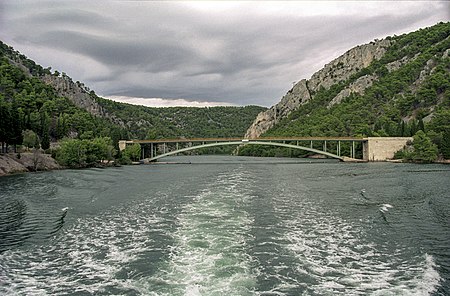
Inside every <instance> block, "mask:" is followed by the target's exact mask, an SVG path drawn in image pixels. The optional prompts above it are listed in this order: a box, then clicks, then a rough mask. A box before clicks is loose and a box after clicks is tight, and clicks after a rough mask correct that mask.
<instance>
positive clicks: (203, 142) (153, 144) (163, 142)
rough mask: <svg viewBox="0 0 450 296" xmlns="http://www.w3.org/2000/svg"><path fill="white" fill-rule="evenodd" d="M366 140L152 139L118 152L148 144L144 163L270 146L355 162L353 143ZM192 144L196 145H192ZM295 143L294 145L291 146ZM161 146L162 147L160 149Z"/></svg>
mask: <svg viewBox="0 0 450 296" xmlns="http://www.w3.org/2000/svg"><path fill="white" fill-rule="evenodd" d="M365 141H367V139H364V138H357V137H264V138H256V139H250V138H249V139H245V138H244V139H243V138H192V139H184V138H180V139H154V140H130V141H120V142H119V148H120V150H123V149H125V147H126V145H127V144H134V143H138V144H141V145H143V144H150V158H147V159H144V156H145V152H144V149H142V150H143V153H142V158H143V159H144V161H145V162H152V161H156V160H158V159H160V158H163V157H166V156H170V155H175V154H178V153H183V152H187V151H191V150H196V149H201V148H209V147H216V146H226V145H270V146H278V147H285V148H291V149H300V150H304V151H310V152H313V153H317V154H322V155H325V156H327V157H331V158H336V159H339V160H341V161H344V160H355V159H354V158H355V143H357V142H365ZM300 142H301V143H304V142H309V147H307V146H301V145H299V143H300ZM314 142H321V143H322V149H323V150H319V149H315V148H313V147H314V145H313V144H314ZM328 142H335V143H336V144H335V146H336V153H330V152H329V151H327V143H328ZM341 142H351V143H352V144H351V145H350V157H344V156H341ZM182 143H189V144H190V146H189V147H185V148H179V144H182ZM194 143H195V144H196V145H194ZM293 143H295V144H293ZM168 144H175V145H176V148H175V150H172V151H168V150H169V149H168ZM161 146H162V147H161ZM158 148H159V149H158ZM158 150H159V151H161V150H162V153H161V154H159V155H157V152H158Z"/></svg>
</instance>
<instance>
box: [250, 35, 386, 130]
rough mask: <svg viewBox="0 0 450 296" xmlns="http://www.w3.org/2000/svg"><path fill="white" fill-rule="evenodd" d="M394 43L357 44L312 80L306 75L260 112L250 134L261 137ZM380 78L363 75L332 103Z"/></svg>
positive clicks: (332, 102)
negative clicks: (323, 89) (279, 99)
mask: <svg viewBox="0 0 450 296" xmlns="http://www.w3.org/2000/svg"><path fill="white" fill-rule="evenodd" d="M390 45H391V41H390V40H387V39H383V40H376V41H374V42H371V43H369V44H365V45H360V46H356V47H354V48H352V49H350V50H349V51H347V52H346V53H344V54H343V55H341V56H340V57H338V58H336V59H335V60H333V61H331V62H330V63H328V64H326V65H325V66H324V67H323V68H322V69H321V70H319V71H318V72H316V73H314V74H313V75H312V76H311V78H310V79H309V80H306V79H303V80H301V81H299V82H298V83H297V84H295V85H294V86H293V88H292V89H290V90H289V91H288V92H287V93H286V95H285V96H283V98H282V99H281V101H280V102H279V103H277V104H276V105H274V106H272V107H271V108H270V109H268V110H267V111H264V112H261V113H260V114H258V116H257V118H256V119H255V121H254V122H253V124H252V125H251V126H250V128H249V129H248V130H247V132H246V134H245V137H246V138H257V137H259V136H260V135H261V134H263V133H264V132H266V131H267V130H269V129H270V128H272V127H273V126H274V125H275V124H276V123H278V122H279V121H280V120H281V119H282V118H284V117H286V116H288V115H289V114H290V113H291V112H292V111H294V110H295V109H297V108H298V107H299V106H300V105H302V104H304V103H306V102H308V101H309V100H311V99H313V98H314V94H315V93H316V92H317V91H318V90H319V89H321V88H325V89H328V88H330V87H331V86H332V85H334V84H336V83H339V82H341V81H345V80H347V79H348V78H349V77H350V76H351V75H353V74H355V73H357V72H358V71H360V70H361V69H363V68H366V67H368V66H369V65H370V64H371V63H372V62H373V61H374V60H378V59H380V58H381V57H382V56H383V55H384V54H385V52H386V49H387V48H388V47H389V46H390ZM375 79H376V77H374V76H370V75H367V76H363V77H360V78H359V79H358V80H357V81H355V82H354V83H353V84H352V85H350V86H349V87H348V88H347V89H344V90H343V91H342V92H341V93H340V94H338V95H337V96H336V97H335V98H333V99H332V100H331V102H330V104H331V105H333V104H336V103H339V102H340V101H341V100H342V99H343V98H344V97H346V96H348V95H350V93H351V92H360V93H362V92H363V91H364V90H365V89H366V88H367V87H369V86H371V85H372V82H373V81H374V80H375Z"/></svg>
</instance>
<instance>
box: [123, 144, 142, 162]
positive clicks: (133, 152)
mask: <svg viewBox="0 0 450 296" xmlns="http://www.w3.org/2000/svg"><path fill="white" fill-rule="evenodd" d="M123 154H124V155H126V156H128V157H129V158H130V159H131V160H134V161H138V160H139V159H140V157H141V145H139V144H138V143H135V144H133V145H130V146H127V147H126V148H125V150H124V151H123Z"/></svg>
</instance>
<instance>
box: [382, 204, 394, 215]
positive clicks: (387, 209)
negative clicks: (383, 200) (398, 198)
mask: <svg viewBox="0 0 450 296" xmlns="http://www.w3.org/2000/svg"><path fill="white" fill-rule="evenodd" d="M390 208H393V206H392V205H390V204H382V205H381V207H380V211H382V212H383V213H386V212H387V211H389V209H390Z"/></svg>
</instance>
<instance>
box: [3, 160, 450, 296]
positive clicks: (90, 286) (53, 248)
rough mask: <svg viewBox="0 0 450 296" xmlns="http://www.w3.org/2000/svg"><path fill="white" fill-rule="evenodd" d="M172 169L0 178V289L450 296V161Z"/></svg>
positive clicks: (211, 164) (208, 163) (241, 163)
mask: <svg viewBox="0 0 450 296" xmlns="http://www.w3.org/2000/svg"><path fill="white" fill-rule="evenodd" d="M168 160H169V161H174V162H185V163H183V164H165V165H164V164H159V165H147V166H131V167H122V168H108V169H88V170H64V171H53V172H45V173H33V174H25V175H17V176H10V177H4V178H1V179H0V188H1V191H0V205H1V207H0V294H1V295H206V296H209V295H449V294H450V182H449V181H450V167H449V166H444V165H414V164H393V163H362V164H361V163H359V164H350V163H339V162H334V161H325V162H322V161H304V160H303V161H302V160H292V159H265V158H249V157H219V156H197V157H173V158H170V159H168ZM189 162H190V163H189Z"/></svg>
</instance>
